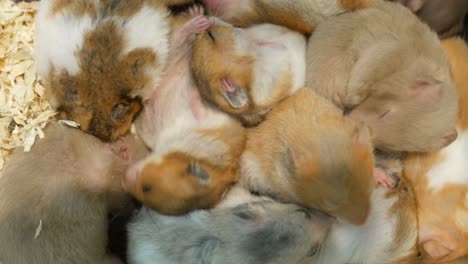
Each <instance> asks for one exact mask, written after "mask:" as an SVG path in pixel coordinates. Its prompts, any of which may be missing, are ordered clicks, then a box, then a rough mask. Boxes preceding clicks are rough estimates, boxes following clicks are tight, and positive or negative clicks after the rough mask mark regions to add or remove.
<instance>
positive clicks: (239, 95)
mask: <svg viewBox="0 0 468 264" xmlns="http://www.w3.org/2000/svg"><path fill="white" fill-rule="evenodd" d="M221 94H222V95H223V96H224V98H225V99H226V101H228V103H229V104H230V105H231V106H232V107H233V108H236V109H238V108H242V107H244V106H245V105H246V104H247V101H248V100H249V97H248V96H247V93H246V91H245V89H244V88H243V87H242V86H240V85H238V84H237V83H235V82H234V81H233V80H231V79H230V78H222V79H221Z"/></svg>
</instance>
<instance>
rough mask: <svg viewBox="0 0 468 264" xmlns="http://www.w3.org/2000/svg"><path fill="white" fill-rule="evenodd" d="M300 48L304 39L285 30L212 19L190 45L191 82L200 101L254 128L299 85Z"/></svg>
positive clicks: (301, 70) (302, 63) (302, 68)
mask: <svg viewBox="0 0 468 264" xmlns="http://www.w3.org/2000/svg"><path fill="white" fill-rule="evenodd" d="M305 47H306V39H305V37H304V36H302V35H301V34H299V33H297V32H294V31H292V30H289V29H287V28H284V27H280V26H275V25H271V24H262V25H257V26H252V27H249V28H246V29H241V28H234V27H233V26H231V25H229V24H226V23H223V22H222V21H219V20H215V25H213V26H211V27H210V29H209V30H208V31H207V32H205V33H203V34H200V35H199V36H198V37H197V38H196V39H195V42H194V44H193V59H192V72H193V77H194V79H195V82H196V84H197V86H198V89H199V90H200V93H201V95H202V97H203V99H204V100H206V101H208V102H209V103H212V104H214V105H215V106H217V107H219V108H220V109H222V110H223V111H225V112H227V113H230V114H231V115H233V116H236V117H238V118H240V120H241V121H242V122H243V123H244V124H245V125H248V126H252V125H256V124H258V123H260V122H261V121H262V120H263V118H264V116H265V115H266V114H267V113H268V111H270V110H271V109H272V108H273V107H275V106H276V105H277V104H278V103H279V102H280V101H281V100H283V99H284V98H285V97H287V96H289V95H291V94H292V93H294V92H295V91H296V90H297V89H299V88H300V87H303V86H304V81H305Z"/></svg>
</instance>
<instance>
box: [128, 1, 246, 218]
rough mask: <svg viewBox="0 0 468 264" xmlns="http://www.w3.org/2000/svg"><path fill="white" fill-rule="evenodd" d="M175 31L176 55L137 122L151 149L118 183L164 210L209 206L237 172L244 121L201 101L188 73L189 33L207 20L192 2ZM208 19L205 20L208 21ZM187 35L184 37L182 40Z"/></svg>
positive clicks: (201, 28) (180, 211)
mask: <svg viewBox="0 0 468 264" xmlns="http://www.w3.org/2000/svg"><path fill="white" fill-rule="evenodd" d="M190 12H191V14H192V16H193V17H194V18H193V19H192V20H191V21H192V22H193V23H188V24H185V26H184V27H183V28H182V29H181V30H180V31H179V33H180V34H179V33H178V34H179V35H180V36H179V37H180V38H179V37H177V38H178V39H179V40H181V41H179V40H177V41H175V42H177V43H179V44H180V46H179V45H173V47H174V51H173V52H172V53H173V54H175V55H176V56H174V57H173V58H172V60H171V61H169V62H168V68H167V71H166V74H165V76H164V78H163V80H162V81H161V84H160V85H159V86H158V87H157V88H156V91H155V93H154V94H153V95H152V97H151V99H150V100H149V101H148V102H146V106H145V109H144V111H143V113H142V114H141V115H140V117H139V118H137V120H136V122H135V124H136V129H137V133H139V134H140V135H141V137H142V139H143V140H144V142H145V143H146V144H148V146H149V147H150V148H151V149H152V153H151V155H149V156H148V157H146V158H144V159H143V160H141V161H139V162H137V163H136V164H135V165H134V166H133V167H132V168H131V169H130V170H129V172H128V173H127V174H126V177H125V178H124V179H123V181H122V185H123V187H124V188H125V190H127V191H128V192H130V193H131V194H132V195H133V196H134V197H135V198H137V199H138V200H140V201H141V202H143V203H144V204H145V205H147V206H148V207H150V208H152V209H154V210H156V211H158V212H160V213H162V214H168V215H178V214H184V213H187V212H189V211H192V210H195V209H205V208H211V207H213V206H214V205H215V204H216V203H217V202H218V201H219V200H220V199H221V197H222V195H223V193H224V192H225V191H226V190H227V189H228V188H229V187H230V186H231V185H232V184H234V183H235V182H236V181H237V180H238V178H239V172H238V170H239V159H240V155H241V153H242V151H243V149H244V144H245V131H244V128H243V127H242V125H241V124H240V123H239V122H238V121H237V120H236V119H234V118H232V117H230V116H228V115H227V114H226V113H224V112H221V111H219V110H217V109H214V108H212V107H210V106H208V105H205V104H204V103H203V102H202V100H201V97H200V95H199V92H198V89H197V87H196V85H195V84H194V81H193V78H192V75H191V73H190V66H189V65H190V60H191V45H190V44H191V40H193V33H199V32H202V31H204V30H205V29H206V28H207V26H209V23H208V20H207V18H206V17H203V16H202V14H203V10H202V9H197V8H193V9H191V11H190ZM206 23H208V24H206ZM183 39H185V41H182V40H183Z"/></svg>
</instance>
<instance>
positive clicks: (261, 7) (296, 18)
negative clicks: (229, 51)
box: [202, 0, 380, 33]
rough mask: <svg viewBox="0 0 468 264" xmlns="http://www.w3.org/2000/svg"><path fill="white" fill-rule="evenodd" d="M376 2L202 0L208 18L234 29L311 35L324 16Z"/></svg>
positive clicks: (353, 0)
mask: <svg viewBox="0 0 468 264" xmlns="http://www.w3.org/2000/svg"><path fill="white" fill-rule="evenodd" d="M378 1H380V0H337V1H329V0H300V1H298V0H295V1H289V0H202V2H203V3H204V4H205V6H206V7H207V8H208V10H209V11H210V13H211V14H212V15H215V16H217V17H220V18H221V19H223V20H224V21H227V22H229V23H232V24H234V25H236V26H241V27H245V26H250V25H254V24H261V23H272V24H276V25H282V26H286V27H288V28H290V29H293V30H296V31H299V32H301V33H312V32H313V31H314V29H315V27H316V26H317V25H318V24H319V23H320V22H322V21H323V20H324V19H325V18H326V17H329V16H334V15H338V14H340V13H342V12H345V11H347V10H354V9H360V8H364V7H367V6H369V5H370V4H372V3H374V2H378Z"/></svg>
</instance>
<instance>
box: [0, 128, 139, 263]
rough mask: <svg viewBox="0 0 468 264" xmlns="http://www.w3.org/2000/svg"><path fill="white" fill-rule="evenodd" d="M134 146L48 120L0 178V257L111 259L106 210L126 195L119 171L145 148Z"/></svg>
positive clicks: (8, 260) (3, 259)
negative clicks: (104, 140)
mask: <svg viewBox="0 0 468 264" xmlns="http://www.w3.org/2000/svg"><path fill="white" fill-rule="evenodd" d="M138 146H141V147H142V146H143V145H142V144H139V145H138V144H136V141H135V140H134V139H133V138H132V137H131V136H127V137H126V138H124V139H121V140H118V141H115V142H114V143H112V144H104V143H102V142H101V141H99V139H97V138H96V137H94V136H92V135H89V134H86V133H83V132H82V131H80V130H79V129H74V128H70V127H66V126H63V125H60V124H57V123H50V124H48V126H47V128H46V130H45V138H44V139H41V140H39V141H38V142H37V143H36V144H35V145H34V146H33V148H32V149H31V151H30V152H23V150H21V149H18V150H15V152H14V154H13V156H12V158H11V160H10V161H9V163H8V164H7V166H6V167H5V169H4V170H3V172H2V175H1V176H0V237H1V239H0V262H1V263H8V264H24V263H41V264H42V263H44V264H46V263H115V262H111V258H110V257H109V256H107V255H106V243H107V212H108V210H112V209H113V210H119V209H120V208H121V207H123V206H125V205H126V204H127V203H128V202H129V201H130V199H129V198H130V197H129V196H128V195H126V194H125V193H124V192H123V190H122V189H121V187H120V177H121V176H122V175H123V174H124V172H125V170H126V168H127V167H128V166H129V164H130V163H131V162H132V161H133V159H134V158H140V155H142V154H140V151H141V153H143V154H144V153H145V149H144V148H142V149H140V148H138Z"/></svg>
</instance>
